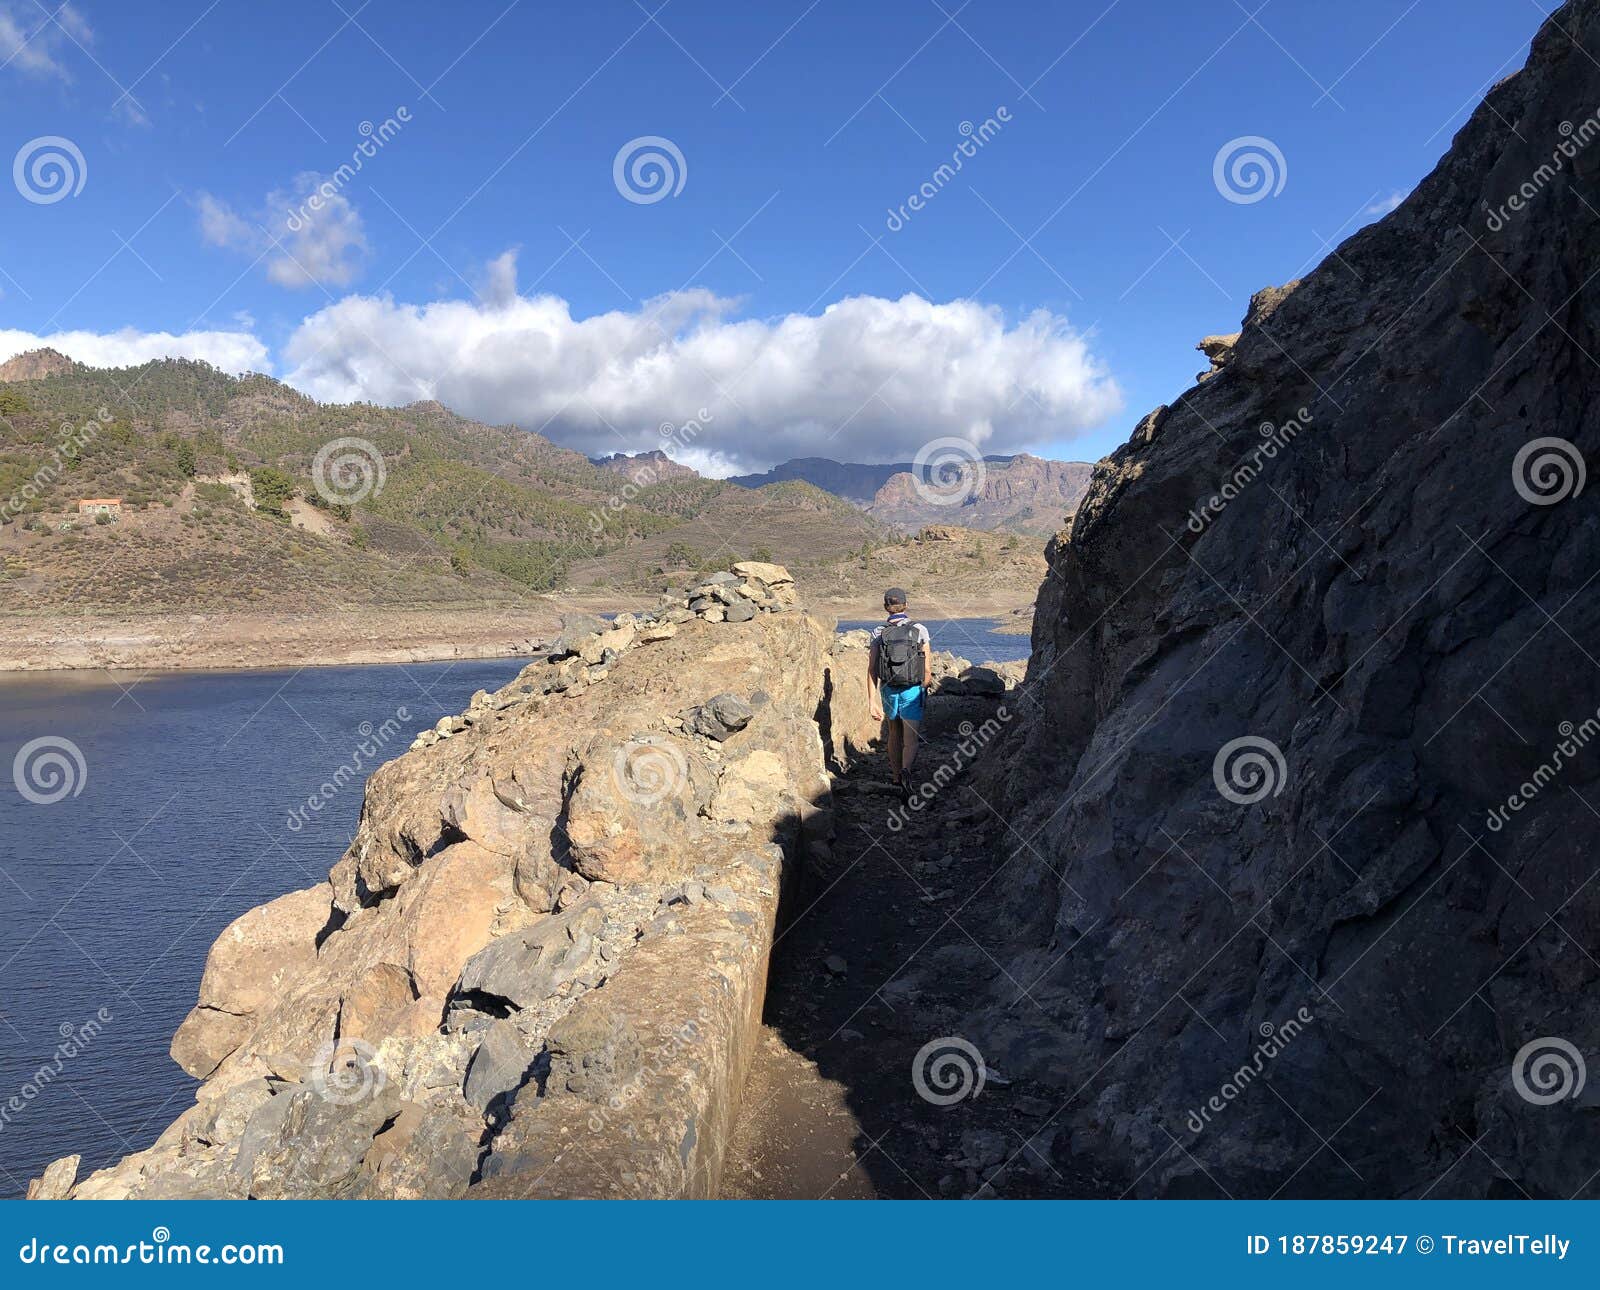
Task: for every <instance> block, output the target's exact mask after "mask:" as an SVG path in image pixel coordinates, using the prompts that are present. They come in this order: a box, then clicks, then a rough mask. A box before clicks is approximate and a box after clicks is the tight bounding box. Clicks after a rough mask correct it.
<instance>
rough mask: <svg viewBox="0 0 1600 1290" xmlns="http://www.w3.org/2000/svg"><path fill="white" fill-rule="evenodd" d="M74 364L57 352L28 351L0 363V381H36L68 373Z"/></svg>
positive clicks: (51, 350) (47, 348) (43, 350)
mask: <svg viewBox="0 0 1600 1290" xmlns="http://www.w3.org/2000/svg"><path fill="white" fill-rule="evenodd" d="M74 366H76V364H74V363H73V361H72V360H71V359H70V358H68V357H67V356H66V355H65V354H63V353H61V352H60V351H59V350H54V349H50V348H49V347H48V346H46V347H45V348H43V349H30V350H28V351H27V352H26V353H24V354H18V355H17V356H16V357H14V358H9V359H7V360H6V361H5V362H4V363H0V381H37V380H42V379H43V378H44V377H46V376H54V375H56V374H57V373H58V372H70V371H71V370H72V369H73V367H74Z"/></svg>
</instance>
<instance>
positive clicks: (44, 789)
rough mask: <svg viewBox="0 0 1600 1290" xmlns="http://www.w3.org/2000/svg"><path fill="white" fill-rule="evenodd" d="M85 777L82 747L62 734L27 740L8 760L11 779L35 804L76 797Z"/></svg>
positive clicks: (86, 775) (86, 772) (85, 770)
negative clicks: (9, 760) (9, 761)
mask: <svg viewBox="0 0 1600 1290" xmlns="http://www.w3.org/2000/svg"><path fill="white" fill-rule="evenodd" d="M88 779H89V764H88V762H86V761H85V760H84V758H83V749H81V748H79V747H78V745H77V744H75V743H73V742H72V740H70V739H67V738H64V737H62V736H61V735H40V736H39V737H38V738H37V739H30V740H28V742H27V743H25V744H23V745H22V747H21V748H19V749H17V755H16V756H15V757H14V758H12V760H11V782H12V783H14V784H15V785H16V786H17V792H19V793H21V794H22V796H23V797H24V798H26V799H27V800H28V801H30V802H32V803H33V804H34V805H35V806H49V805H50V804H51V803H52V802H59V801H61V800H62V799H63V798H66V797H77V796H78V794H80V793H81V792H83V786H84V784H85V783H87V782H88Z"/></svg>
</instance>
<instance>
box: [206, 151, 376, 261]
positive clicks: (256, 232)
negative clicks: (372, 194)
mask: <svg viewBox="0 0 1600 1290" xmlns="http://www.w3.org/2000/svg"><path fill="white" fill-rule="evenodd" d="M195 206H196V209H197V210H198V211H199V213H200V236H201V237H202V238H204V239H205V241H206V242H207V243H208V244H210V245H211V246H221V247H226V248H228V249H229V250H233V251H239V252H241V253H243V254H245V255H249V256H251V257H253V258H258V259H260V260H261V261H262V263H263V264H264V265H265V266H266V272H267V277H269V278H270V279H271V280H272V281H274V282H276V283H277V284H278V285H279V286H283V287H291V288H296V289H298V288H302V287H311V286H317V285H321V286H324V287H343V286H348V285H349V284H350V283H351V282H353V281H354V280H355V278H356V275H357V274H358V273H360V271H361V266H362V262H363V260H364V259H365V258H366V251H367V235H366V229H365V228H364V227H363V225H362V223H361V214H360V212H359V211H357V210H356V208H355V207H354V206H353V205H352V204H351V202H350V199H349V198H347V197H346V196H344V194H343V193H341V192H339V191H338V190H337V189H336V188H334V187H333V186H332V184H331V182H329V181H327V180H324V178H323V177H322V176H321V175H319V174H317V173H316V172H315V171H310V170H308V171H304V172H302V173H301V174H298V175H296V176H295V177H294V182H293V184H292V185H291V186H290V187H288V188H279V189H274V190H273V191H272V192H270V193H268V194H267V197H266V201H265V202H264V204H263V206H262V209H261V210H260V211H258V212H256V213H255V214H254V215H248V216H247V215H241V214H239V212H238V211H236V210H234V208H233V207H232V206H230V205H229V204H228V203H227V202H225V201H223V200H221V199H220V198H217V197H213V196H212V195H211V194H210V193H201V194H200V195H199V197H198V198H197V199H196V201H195Z"/></svg>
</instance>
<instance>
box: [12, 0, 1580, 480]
mask: <svg viewBox="0 0 1600 1290" xmlns="http://www.w3.org/2000/svg"><path fill="white" fill-rule="evenodd" d="M1552 7H1553V4H1552V3H1551V0H1539V2H1538V3H1535V2H1534V0H1522V2H1520V3H1519V2H1518V0H1494V2H1492V3H1491V2H1489V0H1416V2H1415V3H1413V2H1412V0H1344V2H1343V3H1338V4H1309V3H1296V2H1291V0H1267V3H1265V4H1263V3H1262V0H1237V2H1233V0H1223V2H1221V3H1213V4H1208V5H1196V4H1193V3H1180V2H1179V0H1120V2H1116V0H1088V2H1087V3H1056V4H1044V3H1013V2H1011V0H995V2H985V3H976V2H974V3H970V4H968V5H967V6H966V7H958V0H920V2H913V0H905V2H904V3H866V4H863V3H851V4H846V3H842V2H841V0H817V3H815V4H812V3H811V2H810V0H777V2H775V3H769V4H750V3H728V2H719V3H693V2H691V0H671V2H670V3H667V4H665V5H662V4H661V3H660V0H643V3H642V4H636V3H631V2H624V3H611V2H609V0H598V2H597V3H592V4H584V5H571V4H565V5H552V4H548V3H534V0H522V2H521V3H510V2H509V0H488V2H486V3H478V2H475V0H466V2H463V3H457V4H454V5H448V6H446V5H439V4H437V3H411V2H409V0H404V2H399V3H370V4H367V5H362V4H361V0H282V2H280V3H277V4H274V5H273V6H271V7H270V8H267V7H263V6H261V5H251V4H246V3H245V2H244V0H217V2H216V3H214V4H213V3H211V0H163V3H161V4H159V5H156V4H147V5H139V6H132V5H126V4H112V3H109V2H106V3H101V2H97V0H76V2H75V3H74V4H73V5H72V6H71V7H69V8H66V9H62V8H61V7H60V6H59V0H38V3H35V0H0V60H6V65H5V67H4V68H3V69H0V94H3V95H4V102H5V106H6V109H7V110H6V112H5V134H6V137H5V139H4V141H3V142H4V145H5V151H6V153H7V155H16V154H19V151H20V153H23V154H27V156H24V157H23V158H22V159H23V161H24V162H26V161H27V160H29V159H32V158H33V157H34V156H35V155H36V154H37V153H38V152H39V151H41V150H42V151H45V152H48V151H49V147H48V145H37V143H36V141H37V140H39V139H41V138H47V137H59V138H63V139H66V140H69V141H70V142H71V144H72V146H73V147H74V148H75V149H76V150H77V153H78V154H80V155H81V157H82V159H83V161H82V167H81V169H82V181H83V182H82V187H81V190H77V191H75V192H74V193H73V194H72V195H69V196H65V197H61V198H60V199H59V200H54V201H41V200H37V198H38V196H39V195H40V191H42V190H40V191H35V192H34V194H33V196H34V198H35V200H29V199H28V198H27V196H26V195H25V194H24V193H23V192H22V191H21V188H22V187H23V186H26V185H27V184H28V183H33V182H35V180H34V179H30V178H29V177H28V174H29V172H28V171H27V170H26V167H25V168H24V171H23V181H22V184H21V185H19V186H18V187H17V188H16V191H15V195H14V194H13V190H11V189H7V190H6V191H5V193H4V196H3V198H0V291H3V295H0V342H3V343H0V348H6V349H9V350H15V349H18V348H22V347H24V346H25V345H26V344H28V343H32V342H33V340H35V339H36V338H40V337H43V338H46V339H50V338H55V340H56V341H57V342H58V343H60V344H61V345H62V347H63V348H67V349H69V350H73V349H76V351H77V352H76V354H75V356H77V357H81V358H84V359H85V360H86V361H103V362H110V361H115V360H116V359H118V358H127V357H139V356H142V355H144V354H146V353H150V352H159V351H162V350H163V349H165V350H171V351H177V352H185V353H194V354H199V355H202V356H208V357H211V358H213V359H215V360H216V361H218V362H219V363H220V364H221V365H223V366H239V367H242V366H246V365H250V366H255V367H258V368H263V369H265V370H270V371H272V372H273V373H274V374H276V375H280V376H285V377H288V378H289V379H292V380H293V381H294V382H295V383H296V384H298V385H300V386H302V387H303V388H306V389H307V390H308V391H309V392H312V393H315V394H317V395H319V396H321V397H337V398H348V397H368V398H372V399H374V400H376V401H383V402H404V401H408V400H409V399H410V398H413V397H421V396H424V395H434V396H437V397H439V398H441V399H443V400H444V401H445V402H447V403H449V404H450V405H452V406H455V407H457V408H458V410H461V411H463V412H466V413H468V414H470V415H474V416H479V417H482V418H484V419H488V420H495V421H506V420H515V421H517V422H518V423H520V424H524V425H529V426H531V427H532V428H537V429H542V430H543V431H544V432H545V433H547V434H550V435H551V436H552V437H554V438H557V439H560V440H562V441H565V442H569V443H572V444H574V445H575V446H579V447H583V448H585V449H586V450H589V451H592V452H600V451H609V450H615V449H635V450H636V449H638V448H642V447H649V446H653V443H654V442H655V441H656V438H657V435H658V426H659V425H660V424H661V423H663V422H673V423H681V422H682V421H684V420H685V419H689V418H694V417H696V416H697V415H698V414H699V412H700V411H701V410H702V409H704V410H705V411H706V412H707V413H708V424H709V425H710V427H712V428H711V429H710V430H708V431H706V432H705V433H704V434H703V435H702V437H700V438H698V439H697V440H695V441H694V442H693V443H692V444H690V445H689V447H688V449H687V452H686V455H688V456H689V457H690V458H691V459H692V460H694V461H695V462H696V463H697V464H700V465H703V466H706V467H708V468H712V469H722V470H726V469H731V468H733V467H735V466H740V467H752V466H759V465H765V464H768V463H769V462H770V461H772V460H774V459H776V458H779V457H782V456H787V455H791V454H792V453H796V452H803V451H816V452H820V453H824V454H826V455H830V456H835V457H842V458H852V459H858V460H873V459H877V460H885V459H892V458H896V457H900V456H909V455H911V453H912V452H914V451H915V450H916V448H917V447H918V446H919V445H920V444H922V443H924V442H926V441H927V440H928V439H929V438H930V437H936V436H939V435H958V436H967V437H970V438H972V439H973V440H974V441H977V442H981V444H982V446H983V447H984V449H985V450H987V451H1007V450H1013V449H1016V448H1018V447H1022V446H1029V445H1031V446H1033V447H1034V448H1035V449H1036V450H1044V451H1046V452H1047V453H1049V454H1050V455H1059V456H1064V457H1073V458H1092V457H1095V456H1098V455H1100V454H1102V453H1104V452H1106V451H1109V450H1110V449H1111V448H1112V447H1114V446H1115V445H1116V444H1118V443H1120V442H1121V441H1122V440H1123V439H1125V438H1126V435H1127V432H1128V430H1129V429H1130V427H1131V426H1132V425H1133V423H1134V422H1135V421H1136V420H1137V419H1138V417H1139V416H1140V415H1141V414H1142V413H1143V412H1144V411H1146V410H1147V409H1148V408H1149V407H1151V406H1154V405H1155V404H1156V403H1159V402H1164V401H1167V400H1170V399H1171V398H1172V397H1174V396H1175V395H1176V394H1177V393H1179V392H1180V391H1181V390H1182V389H1183V388H1184V386H1185V385H1186V384H1187V383H1188V382H1189V381H1190V380H1192V378H1193V376H1194V373H1195V372H1196V371H1198V370H1199V369H1200V368H1201V367H1203V366H1204V361H1203V359H1201V357H1200V356H1199V355H1198V354H1197V353H1195V352H1194V349H1193V346H1194V344H1195V342H1196V341H1197V340H1199V338H1200V337H1201V336H1202V335H1204V334H1206V333H1209V332H1225V331H1232V330H1234V329H1235V328H1236V327H1237V325H1238V322H1239V319H1240V317H1241V315H1242V313H1243V310H1244V307H1245V304H1246V302H1247V300H1248V297H1249V294H1250V293H1251V292H1252V291H1253V290H1255V289H1257V288H1259V287H1261V286H1263V285H1266V284H1268V283H1277V282H1281V281H1284V280H1286V279H1288V278H1290V277H1292V276H1294V275H1295V274H1296V273H1299V272H1302V271H1304V270H1305V269H1306V268H1308V267H1309V266H1311V265H1314V264H1315V263H1316V262H1317V261H1319V260H1320V259H1321V258H1322V257H1323V256H1324V254H1325V253H1326V252H1325V243H1327V242H1333V243H1336V242H1337V241H1338V240H1340V239H1342V238H1343V237H1344V236H1348V235H1349V234H1350V233H1351V232H1353V231H1354V230H1355V229H1356V228H1358V227H1360V226H1361V225H1362V224H1365V223H1367V222H1370V221H1371V220H1372V219H1374V218H1376V217H1377V216H1378V215H1379V214H1380V213H1381V212H1382V211H1383V210H1384V209H1387V208H1388V207H1389V206H1390V205H1391V204H1392V203H1393V202H1394V201H1395V200H1397V199H1399V198H1400V197H1402V196H1403V195H1404V194H1406V193H1407V192H1409V191H1410V190H1411V188H1412V187H1413V186H1414V185H1415V183H1416V182H1417V181H1418V180H1419V179H1420V178H1421V177H1422V176H1423V175H1424V174H1426V173H1427V171H1428V170H1429V169H1431V167H1432V166H1433V165H1434V163H1435V162H1436V161H1437V159H1438V157H1439V156H1440V154H1441V153H1442V152H1443V151H1444V150H1445V149H1446V148H1447V147H1448V144H1449V140H1450V137H1451V135H1452V134H1453V132H1454V131H1455V130H1456V129H1457V128H1459V127H1460V125H1461V124H1462V123H1463V121H1464V120H1465V119H1466V116H1467V114H1468V113H1469V112H1470V110H1471V109H1472V108H1473V107H1474V106H1475V105H1476V103H1477V101H1478V100H1479V98H1480V97H1481V95H1482V93H1483V91H1484V90H1485V89H1486V88H1487V87H1488V85H1489V84H1491V83H1492V82H1493V81H1494V80H1496V79H1498V78H1500V77H1501V76H1504V75H1506V74H1507V73H1509V72H1511V71H1513V70H1515V69H1516V68H1517V67H1518V66H1520V65H1521V62H1522V60H1523V58H1524V57H1525V55H1526V50H1527V43H1528V41H1529V39H1530V38H1531V36H1532V34H1533V32H1534V31H1535V29H1536V28H1537V26H1538V24H1539V23H1540V21H1541V20H1542V16H1543V15H1544V14H1545V13H1546V12H1548V11H1549V10H1550V9H1551V8H1552ZM401 109H404V110H405V111H404V113H403V116H404V117H409V120H405V119H401V116H400V115H397V114H401ZM1002 110H1003V111H1002ZM1006 118H1009V119H1006ZM385 121H390V122H392V123H394V125H395V127H396V128H395V129H394V130H393V131H392V132H391V133H392V137H390V138H388V139H387V141H386V142H384V143H383V145H382V146H381V147H374V148H373V151H374V155H372V156H371V157H368V158H364V159H363V161H362V166H361V169H360V172H359V173H358V174H354V175H353V176H348V177H347V178H346V179H344V180H340V181H338V182H337V185H336V187H335V189H334V191H333V195H332V196H331V197H330V198H329V199H328V201H327V202H325V203H324V206H323V209H322V210H320V211H316V212H308V213H306V214H305V217H304V218H303V219H302V224H303V225H304V227H303V229H302V230H301V235H300V236H298V237H297V236H294V235H293V233H292V231H291V228H290V226H289V223H288V221H289V219H290V217H291V214H292V213H293V212H295V211H296V210H300V211H302V212H305V207H304V205H303V199H304V198H305V196H306V195H307V194H308V193H309V192H310V191H311V190H312V186H313V185H314V184H316V183H318V182H329V177H330V176H332V175H334V174H335V173H336V172H337V171H338V168H339V167H340V165H341V164H342V163H344V162H347V161H349V160H350V159H351V158H352V155H353V154H355V151H356V148H357V145H359V144H360V143H361V142H362V140H363V138H364V137H365V136H364V135H363V134H362V132H361V131H362V123H363V122H367V123H371V124H372V125H373V126H374V127H380V126H381V125H382V123H383V122H385ZM986 121H988V122H991V123H992V127H993V128H991V129H988V130H987V131H985V127H984V125H983V123H984V122H986ZM964 122H965V123H970V125H971V127H972V128H973V129H974V131H975V133H977V134H978V135H979V136H982V135H984V134H985V133H987V137H986V138H985V139H984V141H983V142H982V143H981V146H979V145H978V144H975V143H971V142H969V148H970V149H971V151H972V153H973V155H970V156H966V157H963V160H962V165H961V169H960V172H959V173H958V174H954V175H953V176H947V177H946V178H944V179H938V178H936V177H935V172H936V171H937V169H938V167H939V166H940V165H941V164H942V163H945V162H947V161H949V160H950V159H951V158H952V155H953V154H955V153H956V151H957V147H958V145H959V144H961V142H962V140H963V139H964V138H967V136H966V135H965V134H964V133H963V123H964ZM641 137H658V138H662V139H665V140H668V141H670V143H671V145H672V146H673V147H674V148H675V149H676V150H677V153H678V154H680V155H681V157H682V159H683V165H682V175H681V178H682V185H681V189H677V187H676V184H675V183H674V185H673V187H674V189H675V191H674V192H673V193H672V194H670V195H667V196H664V197H662V198H661V199H660V200H656V201H638V200H628V199H627V197H625V196H624V194H623V192H622V191H621V190H619V187H618V186H617V184H616V183H615V182H614V161H615V160H616V158H617V156H618V153H619V150H620V149H622V148H623V147H624V145H626V144H627V143H628V142H629V141H630V140H635V139H638V138H641ZM1251 137H1258V138H1261V139H1265V140H1268V141H1270V143H1271V145H1272V146H1273V147H1274V148H1275V149H1276V151H1277V153H1278V154H1280V155H1281V157H1282V165H1281V167H1280V166H1279V165H1278V163H1277V161H1276V159H1275V158H1273V159H1272V160H1271V163H1270V164H1271V166H1272V168H1273V169H1274V170H1275V171H1277V172H1278V175H1279V177H1280V178H1281V180H1282V183H1281V189H1279V188H1278V185H1277V183H1276V182H1275V181H1274V182H1273V183H1272V185H1271V186H1272V188H1273V189H1274V192H1273V193H1272V195H1268V196H1265V197H1263V198H1262V199H1261V200H1258V201H1252V202H1243V201H1237V200H1228V198H1227V197H1226V196H1225V195H1224V194H1223V193H1222V192H1221V191H1220V190H1219V187H1218V184H1217V183H1216V182H1215V179H1214V162H1215V160H1216V158H1217V156H1218V154H1219V150H1222V149H1223V148H1224V147H1225V146H1226V145H1228V144H1229V143H1230V141H1234V140H1238V139H1241V138H1251ZM30 145H36V146H35V151H34V153H28V149H29V146H30ZM672 164H673V166H674V167H675V168H676V166H677V163H676V161H673V163H672ZM68 165H69V166H70V167H72V168H74V169H76V168H77V167H78V163H77V161H76V158H75V157H72V156H70V155H69V156H68ZM48 181H49V175H48V173H44V175H43V177H42V178H37V182H38V183H40V184H41V185H47V184H48ZM925 183H926V184H930V185H931V188H932V191H933V195H932V196H931V197H929V198H928V199H927V200H926V201H925V202H924V203H923V208H922V209H921V210H914V211H913V210H909V208H908V211H907V214H906V215H905V216H904V217H902V218H900V219H899V220H891V219H889V212H890V211H891V210H894V209H896V208H899V207H901V206H902V204H904V203H906V202H907V199H908V198H909V197H910V196H911V195H912V194H914V193H916V192H917V191H918V190H919V188H921V187H922V186H923V185H924V184H925ZM73 187H74V188H75V187H76V184H75V182H74V183H73ZM45 195H46V196H53V195H54V194H53V193H48V192H46V193H45ZM638 195H639V194H637V193H636V194H634V196H638ZM645 195H647V196H648V195H650V194H649V193H646V194H645ZM1235 195H1236V196H1237V195H1238V194H1235ZM1247 195H1248V194H1247ZM893 223H899V224H900V227H899V228H898V229H891V228H890V227H889V225H890V224H893ZM907 296H912V297H915V298H916V299H914V300H911V301H907V300H906V297H907ZM646 302H653V303H646ZM841 302H846V303H844V304H841ZM849 302H854V303H849ZM830 307H832V310H833V311H832V313H831V314H826V315H825V314H824V311H825V310H828V309H830ZM113 333H115V335H113ZM164 337H177V339H164Z"/></svg>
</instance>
